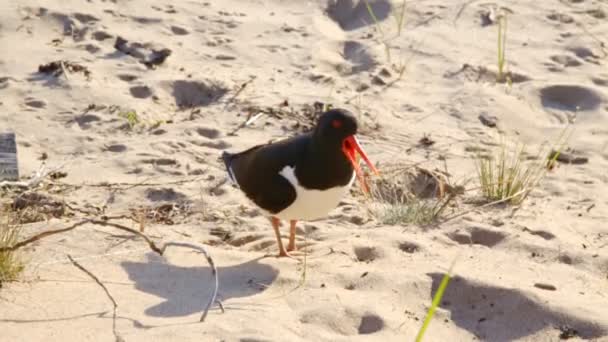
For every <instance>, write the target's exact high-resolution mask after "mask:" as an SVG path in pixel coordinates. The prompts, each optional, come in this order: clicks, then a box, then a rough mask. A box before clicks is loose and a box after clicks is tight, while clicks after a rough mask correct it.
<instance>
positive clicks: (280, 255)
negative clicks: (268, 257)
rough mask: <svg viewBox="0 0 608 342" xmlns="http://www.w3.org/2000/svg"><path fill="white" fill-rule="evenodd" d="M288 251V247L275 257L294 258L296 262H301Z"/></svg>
mask: <svg viewBox="0 0 608 342" xmlns="http://www.w3.org/2000/svg"><path fill="white" fill-rule="evenodd" d="M288 251H289V248H288V249H287V251H286V250H282V251H280V252H279V254H278V255H277V258H290V259H293V260H296V261H297V262H302V261H301V260H300V259H299V258H297V257H295V256H293V255H291V253H288Z"/></svg>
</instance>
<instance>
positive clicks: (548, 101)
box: [539, 84, 602, 112]
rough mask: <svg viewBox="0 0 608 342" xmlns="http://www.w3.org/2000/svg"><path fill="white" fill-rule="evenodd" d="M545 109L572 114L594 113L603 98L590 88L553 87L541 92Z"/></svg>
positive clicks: (559, 85) (563, 85) (576, 86)
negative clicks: (581, 112)
mask: <svg viewBox="0 0 608 342" xmlns="http://www.w3.org/2000/svg"><path fill="white" fill-rule="evenodd" d="M539 95H540V99H541V103H542V105H543V106H544V107H547V108H551V109H558V110H565V111H571V112H580V111H592V110H595V109H597V108H599V106H600V105H601V103H602V97H601V96H600V95H599V94H598V93H597V92H595V91H594V90H592V89H590V88H586V87H583V86H579V85H565V84H558V85H551V86H547V87H544V88H541V89H540V91H539Z"/></svg>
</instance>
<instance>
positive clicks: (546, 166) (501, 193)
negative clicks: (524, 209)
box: [475, 127, 570, 205]
mask: <svg viewBox="0 0 608 342" xmlns="http://www.w3.org/2000/svg"><path fill="white" fill-rule="evenodd" d="M569 136H570V132H569V130H568V127H566V128H565V129H564V130H563V131H562V132H561V134H560V135H559V136H558V138H557V139H556V140H555V143H553V144H545V145H543V146H541V147H540V148H539V150H538V152H537V154H536V156H533V157H532V158H527V156H528V154H527V153H526V146H525V145H524V144H521V143H515V144H512V143H510V142H508V141H506V140H505V139H504V138H503V139H502V142H501V143H500V145H499V147H498V148H497V149H495V150H494V151H491V152H490V154H489V155H483V154H481V153H477V155H476V157H475V166H476V170H477V178H478V180H479V189H480V191H481V195H482V196H483V197H484V198H485V199H486V200H488V201H502V202H507V203H509V204H515V205H517V204H520V203H522V202H523V201H524V199H526V197H528V195H529V194H530V192H531V191H532V190H534V189H535V188H536V187H537V186H538V185H539V183H540V182H541V181H542V179H543V178H544V177H545V175H546V174H547V172H548V171H549V170H551V169H552V168H553V166H554V165H555V163H556V160H557V158H558V157H559V154H560V153H561V151H562V150H563V149H564V147H565V144H566V141H567V140H568V138H569ZM547 155H548V156H549V157H546V156H547Z"/></svg>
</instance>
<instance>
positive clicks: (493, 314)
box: [428, 273, 608, 341]
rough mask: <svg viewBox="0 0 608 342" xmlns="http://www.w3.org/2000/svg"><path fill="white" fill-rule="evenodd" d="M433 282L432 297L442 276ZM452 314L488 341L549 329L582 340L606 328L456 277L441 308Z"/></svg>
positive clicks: (510, 291) (514, 291) (434, 275)
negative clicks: (569, 332) (567, 332)
mask: <svg viewBox="0 0 608 342" xmlns="http://www.w3.org/2000/svg"><path fill="white" fill-rule="evenodd" d="M428 275H429V276H430V277H431V278H432V279H433V284H432V289H431V298H432V297H433V296H434V295H435V293H436V292H437V288H438V287H439V284H440V283H441V279H442V277H443V274H440V273H431V274H428ZM440 307H442V308H443V309H445V310H448V311H450V312H451V318H452V320H453V321H454V323H455V324H456V325H457V326H459V327H461V328H463V329H465V330H467V331H469V332H471V333H473V334H475V335H476V336H478V337H479V338H480V339H481V340H485V341H513V340H518V339H521V338H523V337H526V336H529V335H531V334H534V333H536V332H538V331H540V330H543V329H545V328H548V327H554V328H555V329H556V336H555V337H556V339H557V336H558V335H559V329H560V327H561V328H562V329H563V328H565V327H567V328H570V329H574V330H575V331H576V334H577V335H578V336H580V337H582V338H587V339H589V338H598V337H601V336H605V335H606V334H607V333H608V331H607V330H606V328H605V327H601V326H600V325H598V324H596V323H594V322H593V321H588V320H584V319H582V318H580V317H576V316H574V315H572V314H569V313H567V312H560V311H556V310H554V309H552V308H549V307H547V306H545V305H544V304H542V303H540V302H537V301H535V300H534V298H533V297H531V296H527V295H526V293H524V292H522V291H520V290H517V289H509V288H503V287H497V286H491V285H487V284H481V283H477V282H473V281H469V280H467V279H464V278H462V277H454V278H453V279H452V281H450V284H449V285H448V287H447V289H446V291H445V293H444V295H443V299H442V303H441V305H440Z"/></svg>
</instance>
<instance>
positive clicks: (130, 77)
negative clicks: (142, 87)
mask: <svg viewBox="0 0 608 342" xmlns="http://www.w3.org/2000/svg"><path fill="white" fill-rule="evenodd" d="M117 77H118V78H119V79H120V80H121V81H125V82H132V81H135V80H136V79H137V78H138V77H137V76H135V75H129V74H119V75H118V76H117Z"/></svg>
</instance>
